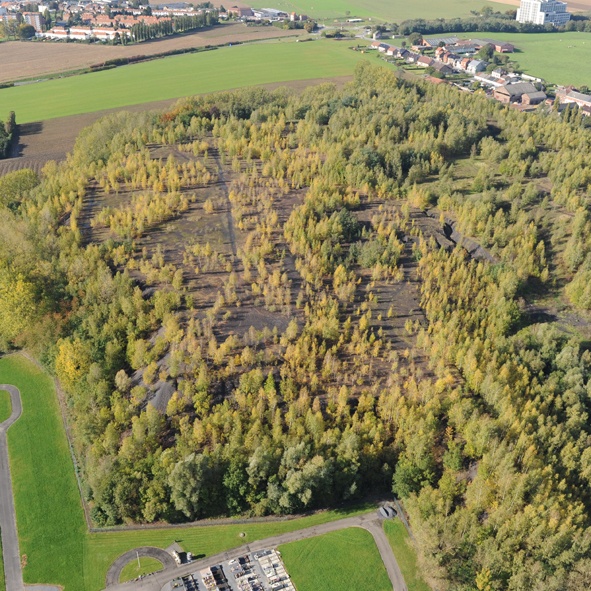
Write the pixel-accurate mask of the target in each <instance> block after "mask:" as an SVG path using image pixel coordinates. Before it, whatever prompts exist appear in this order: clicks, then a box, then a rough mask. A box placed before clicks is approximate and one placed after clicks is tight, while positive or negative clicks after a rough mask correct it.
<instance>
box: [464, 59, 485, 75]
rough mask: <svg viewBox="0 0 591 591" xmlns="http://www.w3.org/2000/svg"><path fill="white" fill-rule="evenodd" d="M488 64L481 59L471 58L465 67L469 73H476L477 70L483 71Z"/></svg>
mask: <svg viewBox="0 0 591 591" xmlns="http://www.w3.org/2000/svg"><path fill="white" fill-rule="evenodd" d="M486 66H488V62H484V61H482V60H471V61H470V63H469V64H468V65H467V67H466V71H467V72H469V73H470V74H477V73H478V72H484V70H486Z"/></svg>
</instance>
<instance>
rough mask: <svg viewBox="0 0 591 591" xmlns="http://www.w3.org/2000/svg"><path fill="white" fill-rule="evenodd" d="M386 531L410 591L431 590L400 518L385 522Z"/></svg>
mask: <svg viewBox="0 0 591 591" xmlns="http://www.w3.org/2000/svg"><path fill="white" fill-rule="evenodd" d="M384 531H385V532H386V536H388V541H389V542H390V546H392V551H393V552H394V556H396V562H397V563H398V566H399V567H400V570H401V571H402V575H403V576H404V581H405V583H406V586H407V587H408V591H430V589H429V586H428V585H427V583H425V581H423V579H422V578H421V576H420V573H419V570H418V567H417V556H416V554H415V551H414V549H413V547H412V546H411V543H410V539H409V536H408V532H407V531H406V528H405V527H404V524H403V523H402V521H400V520H399V519H394V520H388V521H385V522H384Z"/></svg>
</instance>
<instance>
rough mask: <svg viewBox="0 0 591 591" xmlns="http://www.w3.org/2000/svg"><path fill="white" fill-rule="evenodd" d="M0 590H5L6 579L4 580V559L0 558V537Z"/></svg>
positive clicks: (0, 545) (0, 553) (0, 539)
mask: <svg viewBox="0 0 591 591" xmlns="http://www.w3.org/2000/svg"><path fill="white" fill-rule="evenodd" d="M0 591H6V581H5V580H4V560H3V559H2V538H0Z"/></svg>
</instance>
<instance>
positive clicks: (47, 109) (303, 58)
mask: <svg viewBox="0 0 591 591" xmlns="http://www.w3.org/2000/svg"><path fill="white" fill-rule="evenodd" d="M361 59H368V58H367V56H365V55H363V54H361V53H357V52H353V51H350V50H349V49H348V48H347V46H346V45H344V44H340V43H338V42H332V41H314V42H311V43H295V42H292V43H289V42H285V43H274V44H273V45H272V46H270V45H269V44H268V43H257V44H252V45H243V46H239V47H227V48H222V49H218V50H215V51H211V52H205V53H201V54H189V55H180V56H175V57H169V58H165V59H161V60H156V61H153V62H148V63H141V64H135V65H131V66H124V67H122V68H116V69H114V70H108V71H103V72H96V73H93V74H87V75H83V76H74V77H71V78H63V79H59V80H49V81H47V82H42V83H39V84H31V85H26V86H19V87H15V88H7V89H3V90H1V91H0V115H1V114H2V113H8V112H9V111H11V110H15V111H16V117H17V122H18V123H28V122H31V121H42V120H45V119H52V118H55V117H64V116H66V115H74V114H80V113H91V112H94V111H98V110H103V109H113V108H120V107H126V106H128V105H136V104H140V103H146V102H152V101H161V100H166V99H174V98H179V97H183V96H188V95H193V94H200V93H207V92H215V91H219V90H228V89H231V88H238V87H241V86H251V85H258V84H269V83H274V82H288V81H292V80H306V79H310V78H330V77H335V76H346V75H351V74H353V71H354V68H355V64H357V63H358V62H359V61H360V60H361ZM147 81H151V83H147ZM41 97H42V99H43V100H41Z"/></svg>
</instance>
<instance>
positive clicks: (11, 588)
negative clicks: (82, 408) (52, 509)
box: [0, 384, 25, 591]
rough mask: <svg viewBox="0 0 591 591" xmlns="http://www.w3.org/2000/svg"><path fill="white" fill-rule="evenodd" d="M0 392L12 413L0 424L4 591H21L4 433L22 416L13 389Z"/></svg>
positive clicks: (5, 386) (21, 573)
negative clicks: (7, 399)
mask: <svg viewBox="0 0 591 591" xmlns="http://www.w3.org/2000/svg"><path fill="white" fill-rule="evenodd" d="M0 390H6V391H7V392H8V393H9V394H10V401H11V403H12V414H11V415H10V417H9V418H8V419H7V420H6V421H4V422H3V423H1V424H0V529H1V530H2V555H3V557H4V576H5V579H6V591H24V589H25V586H24V584H23V571H22V568H21V557H20V552H19V548H18V534H17V530H16V514H15V511H14V499H13V496H12V479H11V477H10V463H9V461H8V442H7V440H6V431H7V430H8V428H9V427H10V426H11V425H12V424H13V423H15V422H16V421H17V419H18V418H19V417H20V416H21V413H22V404H21V395H20V392H19V391H18V389H17V388H15V387H14V386H10V385H7V384H0Z"/></svg>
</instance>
